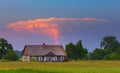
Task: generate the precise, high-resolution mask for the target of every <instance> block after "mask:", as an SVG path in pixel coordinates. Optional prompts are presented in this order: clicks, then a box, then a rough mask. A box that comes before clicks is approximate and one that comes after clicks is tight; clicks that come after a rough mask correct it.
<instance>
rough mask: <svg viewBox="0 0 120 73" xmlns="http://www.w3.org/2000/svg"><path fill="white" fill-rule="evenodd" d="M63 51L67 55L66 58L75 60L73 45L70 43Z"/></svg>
mask: <svg viewBox="0 0 120 73" xmlns="http://www.w3.org/2000/svg"><path fill="white" fill-rule="evenodd" d="M65 51H66V53H67V56H68V58H70V59H74V60H76V59H77V56H76V50H75V45H74V44H73V43H72V42H71V43H69V44H67V45H66V49H65Z"/></svg>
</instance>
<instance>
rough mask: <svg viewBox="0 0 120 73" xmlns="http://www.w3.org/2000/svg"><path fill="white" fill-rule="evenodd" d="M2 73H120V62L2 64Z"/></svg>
mask: <svg viewBox="0 0 120 73" xmlns="http://www.w3.org/2000/svg"><path fill="white" fill-rule="evenodd" d="M0 73H120V61H72V62H0Z"/></svg>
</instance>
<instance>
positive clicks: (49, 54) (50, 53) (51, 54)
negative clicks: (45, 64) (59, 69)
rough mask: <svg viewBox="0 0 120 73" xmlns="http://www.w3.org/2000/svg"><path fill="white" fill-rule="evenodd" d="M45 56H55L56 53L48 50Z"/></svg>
mask: <svg viewBox="0 0 120 73" xmlns="http://www.w3.org/2000/svg"><path fill="white" fill-rule="evenodd" d="M45 56H56V55H55V54H53V53H52V52H48V53H47V54H46V55H45Z"/></svg>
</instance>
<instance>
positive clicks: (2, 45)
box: [0, 38, 13, 59]
mask: <svg viewBox="0 0 120 73" xmlns="http://www.w3.org/2000/svg"><path fill="white" fill-rule="evenodd" d="M10 49H13V47H12V45H11V44H10V43H8V42H7V40H6V39H4V38H0V59H2V57H3V55H4V54H6V52H7V51H8V50H10Z"/></svg>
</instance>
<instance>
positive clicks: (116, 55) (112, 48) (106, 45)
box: [91, 36, 120, 60]
mask: <svg viewBox="0 0 120 73" xmlns="http://www.w3.org/2000/svg"><path fill="white" fill-rule="evenodd" d="M101 47H102V48H103V49H98V48H96V49H95V50H94V51H93V52H92V53H91V59H98V60H102V59H106V60H120V43H119V41H117V39H116V37H115V36H106V37H104V38H103V40H102V42H101Z"/></svg>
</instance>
